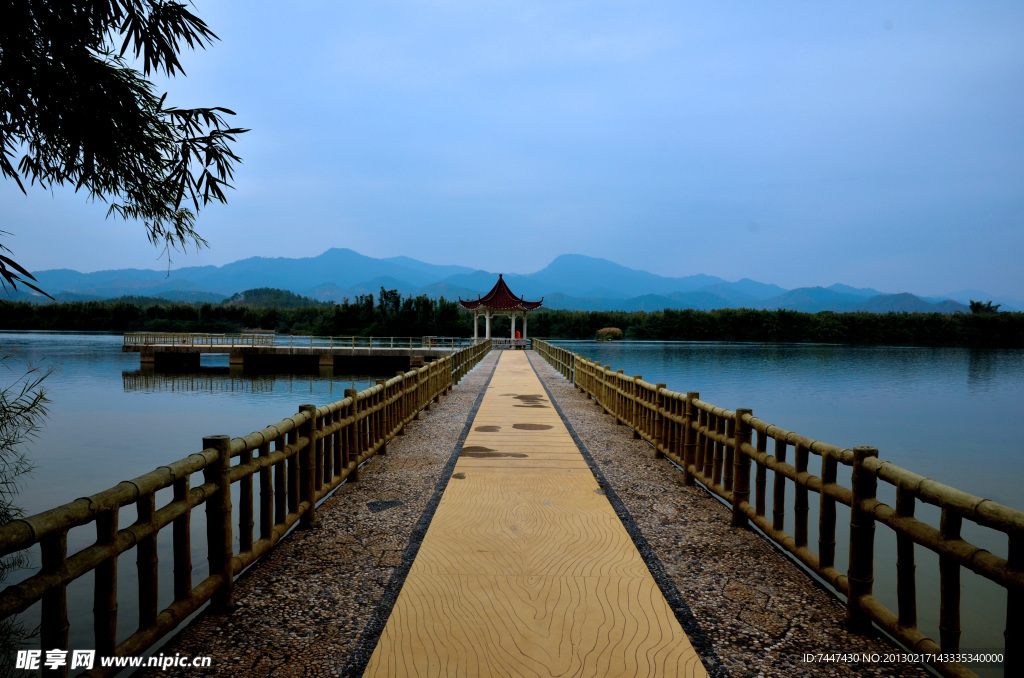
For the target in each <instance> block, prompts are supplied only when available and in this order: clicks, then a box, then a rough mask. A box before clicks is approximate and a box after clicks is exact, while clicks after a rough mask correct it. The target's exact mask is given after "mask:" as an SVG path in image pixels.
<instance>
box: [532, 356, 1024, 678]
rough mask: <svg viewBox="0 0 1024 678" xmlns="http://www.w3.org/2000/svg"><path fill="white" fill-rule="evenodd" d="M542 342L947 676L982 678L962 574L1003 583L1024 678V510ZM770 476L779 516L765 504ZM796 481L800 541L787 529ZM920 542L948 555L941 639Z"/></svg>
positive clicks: (856, 624) (599, 396) (665, 449)
mask: <svg viewBox="0 0 1024 678" xmlns="http://www.w3.org/2000/svg"><path fill="white" fill-rule="evenodd" d="M533 347H534V350H536V351H537V353H538V354H540V355H541V356H542V357H543V358H544V359H545V360H547V361H548V362H549V363H550V364H551V365H552V366H553V367H554V368H555V369H556V370H558V371H559V373H560V374H562V375H563V376H564V377H566V378H567V379H569V380H570V381H571V382H572V383H573V384H574V385H575V386H576V387H577V388H579V389H580V390H582V391H583V392H584V393H586V394H587V395H588V396H590V397H591V398H593V399H594V400H595V401H596V402H597V404H598V405H600V406H601V407H602V408H603V409H604V411H605V412H607V413H609V414H611V415H612V416H614V417H615V418H616V420H617V421H618V422H619V423H621V424H624V425H626V426H629V427H630V428H632V429H633V435H634V437H637V438H643V439H644V440H646V441H647V442H649V443H650V444H651V445H653V446H654V448H655V451H656V452H655V454H656V455H657V456H659V457H660V456H664V457H668V458H669V459H671V460H672V461H673V462H674V463H675V464H677V465H678V466H680V467H681V468H682V470H683V479H684V482H685V483H686V484H691V485H692V484H694V482H700V483H701V484H702V485H703V486H704V487H705V488H706V489H707V490H708V491H710V492H712V493H713V494H715V495H717V496H718V497H720V498H721V499H723V500H724V501H725V502H726V503H727V504H729V505H730V506H731V507H732V524H733V525H736V526H745V525H748V524H751V523H752V524H753V525H755V526H757V528H758V529H759V530H760V531H761V532H762V533H764V534H765V535H766V536H767V537H768V538H769V539H771V540H772V541H774V542H775V543H776V544H778V545H779V546H781V547H782V548H783V549H784V550H785V551H787V552H788V553H790V554H792V555H793V556H794V557H795V558H796V559H798V560H799V561H800V562H801V563H803V565H805V566H806V567H807V568H808V569H809V570H811V571H812V572H814V573H815V574H817V575H818V576H819V577H821V578H822V579H823V580H825V581H826V582H828V584H830V585H831V586H832V587H833V588H834V589H835V590H836V591H837V592H839V593H841V594H842V595H843V596H844V597H845V598H846V600H847V603H846V605H847V622H848V624H849V626H850V627H851V628H852V629H855V630H862V631H863V630H866V629H867V628H868V627H870V626H871V624H872V623H874V624H877V625H878V626H879V627H880V628H882V629H883V630H885V631H886V632H887V633H889V634H891V635H892V636H893V637H895V638H896V639H897V640H898V641H899V642H900V643H902V644H904V645H905V646H907V647H908V648H910V649H911V651H912V652H913V653H915V654H916V655H917V657H918V658H919V659H920V660H921V661H922V662H924V663H928V664H930V665H932V666H933V667H935V668H936V669H937V670H938V671H939V672H940V673H941V674H942V675H944V676H957V677H970V676H976V674H975V673H974V672H973V671H971V670H970V669H969V668H968V667H966V666H964V665H963V664H962V663H961V661H960V660H961V659H963V658H964V657H963V653H961V652H960V575H961V568H967V569H969V570H971V571H972V572H975V573H977V574H979V575H980V576H982V577H984V578H985V579H987V580H989V581H991V582H994V583H995V584H998V585H999V586H1001V587H1003V588H1004V589H1005V590H1006V596H1007V606H1006V631H1005V634H1004V638H1005V649H1004V653H1003V667H1004V668H1003V671H1004V675H1005V676H1007V678H1010V677H1011V676H1012V677H1016V676H1021V675H1024V513H1021V512H1020V511H1016V510H1014V509H1011V508H1008V507H1006V506H1002V505H1000V504H997V503H996V502H994V501H991V500H989V499H983V498H981V497H975V496H973V495H970V494H968V493H966V492H962V491H960V490H957V489H955V488H953V487H949V486H947V485H943V484H942V483H938V482H936V481H934V480H931V479H929V478H925V477H923V476H920V475H918V474H916V473H913V472H911V471H908V470H906V469H903V468H900V467H899V466H896V465H894V464H892V463H891V462H887V461H881V460H880V459H879V458H878V450H877V449H875V448H872V447H855V448H853V449H852V450H850V449H843V448H840V447H836V446H835V445H829V444H827V443H822V442H820V441H817V440H812V439H810V438H807V437H805V436H802V435H799V434H797V433H794V432H792V431H787V430H785V429H782V428H779V427H778V426H775V425H774V424H769V423H767V422H764V421H762V420H760V419H758V418H756V417H754V416H753V414H752V413H751V411H750V410H747V409H737V410H726V409H723V408H721V407H716V406H714V405H712V404H710V403H707V402H704V401H703V400H701V399H700V394H699V393H697V392H688V393H681V392H676V391H672V390H669V389H668V388H667V387H666V385H665V384H650V383H647V382H645V381H643V379H642V378H641V377H640V375H637V376H634V377H630V376H627V375H624V374H623V373H622V370H618V371H616V372H613V371H612V370H611V367H609V366H602V365H601V364H600V363H598V362H593V361H590V360H587V359H586V358H584V357H583V356H580V355H578V354H575V353H573V352H571V351H568V350H566V349H564V348H559V347H558V346H554V345H552V344H550V343H548V342H545V341H541V340H538V339H534V340H533ZM755 435H756V440H755V439H754V438H755ZM769 441H771V444H772V450H771V451H770V452H769V449H768V447H769ZM790 450H792V457H789V452H790ZM812 456H815V457H818V458H820V460H821V462H820V463H821V469H822V470H821V475H820V476H816V475H813V474H812V473H811V470H810V458H811V457H812ZM787 458H788V459H787ZM840 465H843V466H846V467H849V468H850V471H851V482H850V487H844V486H842V485H840V484H839V483H838V482H837V477H838V473H837V472H838V468H839V466H840ZM751 467H753V486H752V485H751ZM769 472H771V479H770V481H771V487H772V493H771V497H772V506H771V515H770V516H769V515H768V507H767V506H766V500H767V494H768V492H767V488H768V483H769V477H768V476H769ZM879 481H881V482H883V483H888V484H889V485H891V486H893V488H894V489H895V495H896V502H895V503H896V506H895V507H892V506H889V505H887V504H885V503H883V502H881V501H880V500H879V499H878V498H877V497H876V494H877V488H878V483H879ZM790 485H791V486H792V487H793V503H792V510H793V516H792V520H793V524H794V530H793V531H794V534H792V535H790V534H788V533H787V532H786V531H785V529H784V523H785V519H786V510H787V507H786V494H787V487H788V486H790ZM752 488H753V498H751V491H752ZM812 492H813V493H815V494H817V495H818V498H817V499H816V500H815V501H816V502H817V503H818V505H819V511H818V514H819V515H818V543H817V545H816V546H817V548H816V549H815V548H813V545H812V544H809V543H808V514H809V509H810V493H812ZM918 502H922V503H925V504H930V505H932V506H935V507H938V509H939V510H940V511H941V519H940V523H939V526H938V527H937V528H936V527H934V526H932V525H929V524H928V523H925V522H923V521H921V520H918V519H917V518H916V517H915V516H914V513H915V507H916V506H917V504H918ZM836 504H842V505H844V506H847V507H849V508H850V536H849V543H848V547H847V552H846V555H847V557H848V562H849V568H848V570H847V572H845V573H843V572H840V571H839V570H838V569H837V568H836V566H835V563H836V538H835V535H836ZM965 520H966V521H970V522H972V523H974V524H976V525H979V526H982V527H985V528H989V529H991V530H995V531H997V532H1000V533H1002V534H1003V535H1005V537H1006V539H1007V558H1000V557H999V556H997V555H994V554H992V553H990V552H988V551H986V550H984V549H981V548H979V547H978V546H975V545H974V544H971V543H970V542H968V541H967V540H965V539H964V538H963V537H962V536H961V530H962V526H963V522H964V521H965ZM876 525H881V526H884V527H887V528H889V529H891V530H892V531H893V532H894V533H895V536H896V550H897V562H896V573H897V576H896V587H897V602H898V610H897V611H896V612H893V611H892V610H890V609H888V608H887V607H885V606H884V605H883V604H882V603H881V602H879V600H878V599H877V598H875V597H874V596H873V595H872V585H873V580H874V544H875V526H876ZM915 544H919V545H921V546H923V547H924V548H926V549H928V550H929V551H932V552H933V553H935V554H937V555H938V558H939V579H940V583H939V589H940V590H939V596H940V605H941V607H940V612H939V636H940V637H939V641H938V642H936V641H935V640H933V639H932V638H930V637H928V636H926V635H925V634H924V633H923V632H922V631H921V630H920V629H919V628H918V619H917V580H916V576H915V567H916V566H915V560H914V545H915ZM946 660H949V661H946Z"/></svg>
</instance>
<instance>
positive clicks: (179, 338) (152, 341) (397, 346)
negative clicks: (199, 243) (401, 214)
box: [121, 332, 472, 371]
mask: <svg viewBox="0 0 1024 678" xmlns="http://www.w3.org/2000/svg"><path fill="white" fill-rule="evenodd" d="M471 343H472V342H467V340H465V339H461V338H456V337H355V336H348V337H318V336H305V335H303V336H294V335H280V336H279V335H275V334H270V333H266V334H264V333H249V334H244V333H243V334H196V333H167V332H131V333H127V334H125V335H124V339H123V343H122V346H121V351H122V352H123V353H138V354H139V362H140V365H141V366H143V367H146V366H152V367H155V368H156V369H161V368H166V369H196V368H198V367H199V361H200V356H201V355H203V354H227V355H228V362H229V364H231V365H233V366H243V367H247V368H264V369H282V370H300V371H303V370H307V371H308V370H312V371H316V370H317V369H318V368H322V367H331V368H338V369H346V368H353V367H355V368H356V369H358V368H359V367H366V366H370V367H373V368H380V369H387V370H394V369H408V368H409V367H415V366H419V365H423V364H424V363H427V362H431V361H433V360H437V359H439V358H443V357H444V356H446V355H450V354H451V353H452V352H454V351H457V350H459V349H461V348H465V347H466V346H469V345H471Z"/></svg>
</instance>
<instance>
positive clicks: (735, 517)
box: [732, 409, 752, 527]
mask: <svg viewBox="0 0 1024 678" xmlns="http://www.w3.org/2000/svg"><path fill="white" fill-rule="evenodd" d="M750 414H752V411H751V410H749V409H738V410H736V415H735V417H736V418H735V422H736V423H735V424H733V440H734V441H735V442H734V444H735V446H736V447H735V448H734V449H733V451H732V468H733V479H732V525H733V527H746V526H747V513H746V511H744V510H743V504H744V503H750V457H748V456H747V455H746V453H745V452H744V451H743V446H744V445H749V444H750V424H749V423H748V422H747V421H745V420H744V419H743V417H744V416H745V415H750Z"/></svg>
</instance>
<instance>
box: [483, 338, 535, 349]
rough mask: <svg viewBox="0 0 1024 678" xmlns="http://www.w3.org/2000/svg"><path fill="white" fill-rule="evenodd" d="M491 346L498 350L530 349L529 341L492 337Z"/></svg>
mask: <svg viewBox="0 0 1024 678" xmlns="http://www.w3.org/2000/svg"><path fill="white" fill-rule="evenodd" d="M490 341H491V346H493V347H494V348H496V349H527V348H530V340H529V339H512V338H509V337H503V338H495V337H491V340H490Z"/></svg>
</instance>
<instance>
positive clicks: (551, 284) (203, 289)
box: [11, 248, 1024, 313]
mask: <svg viewBox="0 0 1024 678" xmlns="http://www.w3.org/2000/svg"><path fill="white" fill-rule="evenodd" d="M33 275H35V277H36V279H37V281H38V284H39V286H40V287H41V288H43V289H45V290H46V291H47V292H49V293H50V294H52V295H53V296H54V297H56V298H57V299H58V300H59V301H71V300H89V299H107V298H114V297H120V296H125V295H134V296H154V297H164V298H167V299H174V300H180V301H193V302H205V301H209V302H220V301H222V300H223V299H225V298H226V297H229V296H231V295H232V294H235V293H236V292H241V291H243V290H247V289H253V288H257V287H276V288H280V289H285V290H289V291H291V292H295V293H296V294H301V295H304V296H308V297H313V298H315V299H320V300H329V301H338V302H340V301H342V300H343V299H345V298H348V299H353V298H354V297H356V296H357V295H362V294H374V295H376V294H377V292H378V291H379V290H380V288H381V287H384V288H387V289H396V290H398V291H399V292H400V293H402V294H403V295H420V294H425V295H427V296H430V297H445V298H447V299H456V298H459V297H461V298H463V299H469V298H475V297H476V296H477V295H480V294H486V293H487V292H488V291H489V290H490V289H491V287H493V286H494V283H495V281H496V280H497V274H496V273H491V272H488V271H482V270H479V269H473V268H468V267H465V266H439V265H435V264H428V263H425V262H422V261H418V260H416V259H412V258H409V257H389V258H384V259H377V258H373V257H368V256H365V255H362V254H359V253H358V252H355V251H353V250H350V249H341V248H333V249H329V250H327V251H326V252H324V253H323V254H321V255H319V256H316V257H305V258H297V259H289V258H284V257H276V258H267V257H250V258H248V259H241V260H239V261H235V262H232V263H230V264H225V265H224V266H189V267H183V268H178V269H174V270H172V271H170V272H168V271H157V270H148V269H118V270H108V271H97V272H94V273H80V272H78V271H74V270H70V269H52V270H45V271H36V272H33ZM504 277H505V281H506V282H507V283H508V285H509V287H510V288H511V289H512V291H513V292H514V293H516V294H518V295H522V296H524V297H525V298H526V299H528V300H536V299H540V298H541V297H543V298H544V306H545V307H547V308H554V309H571V310H624V311H642V310H647V311H654V310H661V309H665V308H695V309H705V310H710V309H717V308H758V309H780V308H781V309H791V310H795V311H805V312H810V313H814V312H818V311H839V312H843V311H867V312H874V313H884V312H889V311H909V312H940V313H955V312H958V311H968V310H969V309H968V307H967V306H966V305H965V304H966V303H967V302H968V301H969V300H971V299H976V300H979V301H980V300H984V301H988V300H992V301H995V302H997V303H1000V304H1002V305H1003V306H1002V310H1016V309H1019V308H1024V301H1020V300H1014V299H1000V298H997V297H994V296H993V295H990V294H987V293H985V292H982V291H979V290H961V291H960V292H954V293H951V294H948V295H945V296H941V297H920V296H916V295H913V294H910V293H907V292H903V293H899V294H890V293H884V292H880V291H878V290H875V289H870V288H854V287H850V286H848V285H842V284H835V285H832V286H830V287H802V288H798V289H794V290H787V289H785V288H782V287H779V286H778V285H773V284H768V283H762V282H757V281H756V280H750V279H748V278H744V279H742V280H739V281H736V282H728V281H726V280H723V279H722V278H718V277H716V276H711V275H705V274H696V275H689V276H683V277H666V276H660V275H656V274H654V273H649V272H647V271H641V270H636V269H631V268H627V267H625V266H621V265H619V264H616V263H614V262H612V261H609V260H607V259H599V258H594V257H587V256H583V255H579V254H563V255H561V256H559V257H556V258H555V259H554V261H552V262H551V263H550V264H549V265H548V266H546V267H545V268H543V269H541V270H540V271H537V272H536V273H529V274H517V273H506V274H505V276H504ZM11 296H12V298H14V299H24V300H32V301H44V300H45V297H41V296H40V295H37V294H30V293H28V292H26V291H24V290H19V291H18V292H16V293H14V294H12V295H11Z"/></svg>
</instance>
